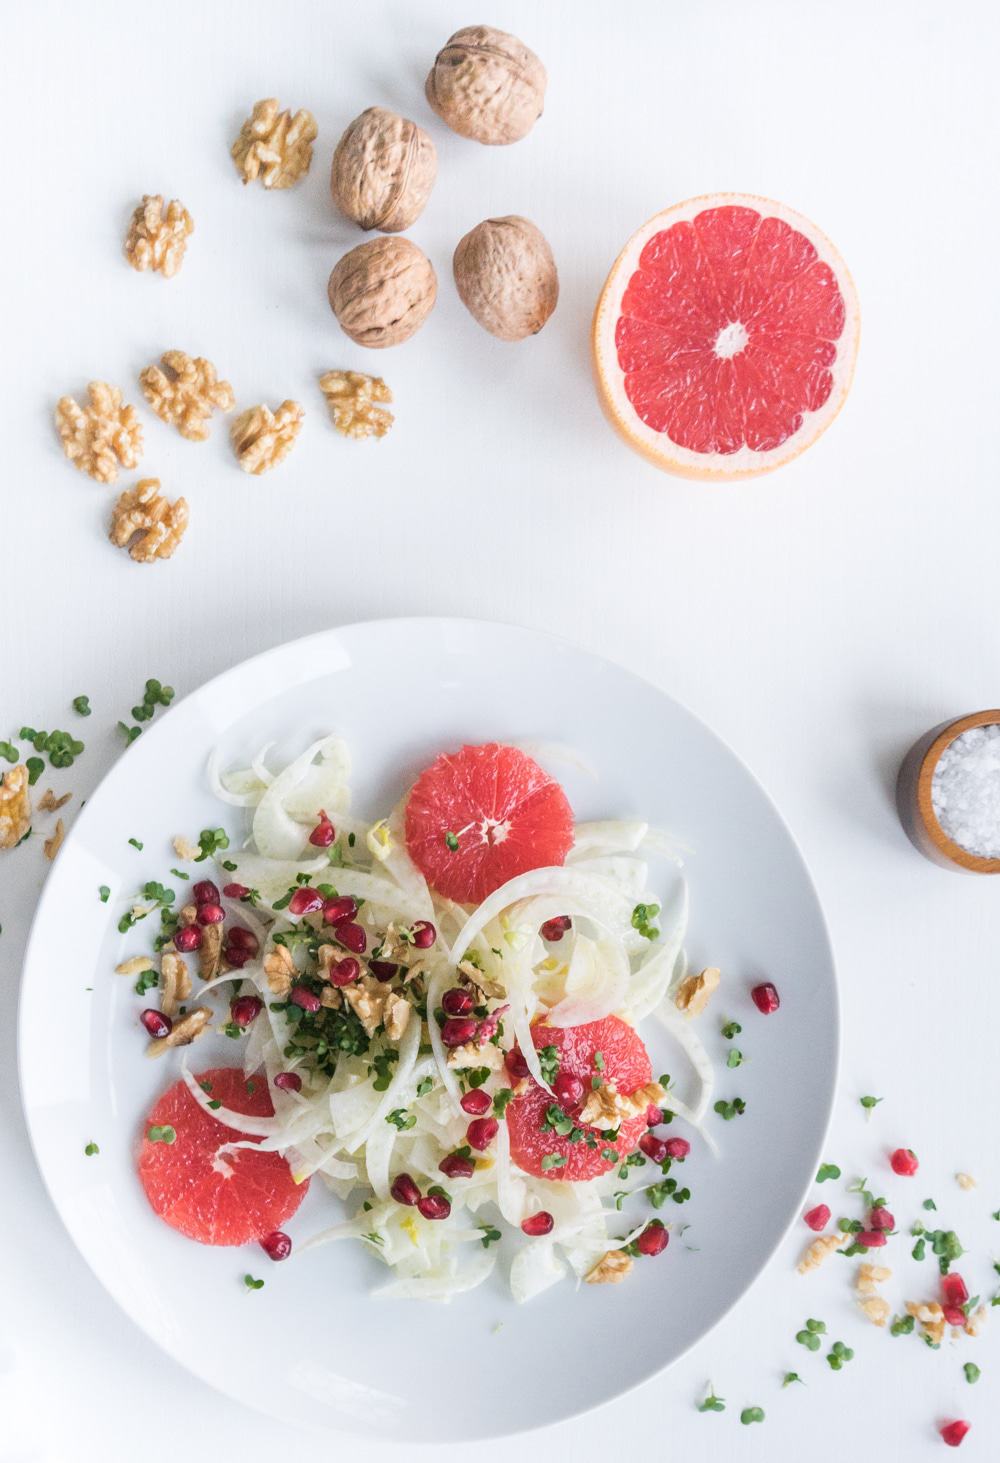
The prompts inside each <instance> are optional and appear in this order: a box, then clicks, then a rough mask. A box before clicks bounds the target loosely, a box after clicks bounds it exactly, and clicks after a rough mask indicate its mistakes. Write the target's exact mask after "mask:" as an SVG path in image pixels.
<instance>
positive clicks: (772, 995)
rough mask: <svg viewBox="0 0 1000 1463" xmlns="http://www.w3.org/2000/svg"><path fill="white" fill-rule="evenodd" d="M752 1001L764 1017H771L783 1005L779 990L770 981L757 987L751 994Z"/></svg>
mask: <svg viewBox="0 0 1000 1463" xmlns="http://www.w3.org/2000/svg"><path fill="white" fill-rule="evenodd" d="M750 999H751V1000H752V1001H753V1003H754V1005H755V1006H756V1007H757V1010H758V1011H759V1012H760V1013H761V1015H762V1016H770V1015H772V1014H773V1013H774V1012H775V1011H777V1009H778V1007H779V1006H780V1005H781V997H780V996H779V995H778V988H777V986H775V985H772V984H771V982H770V981H769V980H765V981H762V983H761V984H760V985H755V986H754V988H753V990H752V991H751V992H750Z"/></svg>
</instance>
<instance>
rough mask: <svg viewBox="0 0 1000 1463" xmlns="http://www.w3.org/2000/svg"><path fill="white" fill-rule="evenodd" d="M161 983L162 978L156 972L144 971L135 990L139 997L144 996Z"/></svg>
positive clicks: (134, 987)
mask: <svg viewBox="0 0 1000 1463" xmlns="http://www.w3.org/2000/svg"><path fill="white" fill-rule="evenodd" d="M159 983H160V977H159V976H158V975H157V973H156V971H155V970H144V971H143V972H142V973H141V975H140V976H139V979H138V980H137V981H136V983H135V985H134V986H133V990H134V991H135V993H136V995H137V996H144V995H145V994H146V992H147V991H151V990H152V989H153V987H154V986H158V985H159Z"/></svg>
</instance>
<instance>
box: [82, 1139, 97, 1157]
mask: <svg viewBox="0 0 1000 1463" xmlns="http://www.w3.org/2000/svg"><path fill="white" fill-rule="evenodd" d="M83 1151H84V1153H86V1155H87V1157H88V1158H93V1156H94V1154H95V1153H100V1151H101V1150H100V1149H99V1148H98V1146H97V1144H96V1143H95V1142H93V1140H91V1142H89V1143H88V1144H86V1146H85V1147H84V1150H83Z"/></svg>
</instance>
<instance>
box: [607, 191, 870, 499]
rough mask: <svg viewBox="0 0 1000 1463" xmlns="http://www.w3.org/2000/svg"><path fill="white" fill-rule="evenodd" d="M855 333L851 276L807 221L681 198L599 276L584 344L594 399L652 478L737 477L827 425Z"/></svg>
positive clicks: (746, 202) (847, 377)
mask: <svg viewBox="0 0 1000 1463" xmlns="http://www.w3.org/2000/svg"><path fill="white" fill-rule="evenodd" d="M858 333H859V313H858V301H857V296H856V294H855V290H854V285H853V283H852V281H851V277H850V275H849V274H848V272H847V268H846V266H845V265H844V262H843V260H842V259H841V258H840V255H839V254H838V253H837V251H836V249H835V248H834V247H833V245H832V244H831V243H830V241H829V239H827V238H826V237H825V236H824V235H823V234H822V233H820V231H819V230H818V229H817V228H816V227H815V225H814V224H812V223H810V222H809V220H808V219H806V218H803V217H802V215H801V214H798V213H795V212H794V210H792V209H790V208H786V207H785V206H784V205H783V204H779V203H773V202H771V201H770V200H768V199H764V198H754V197H750V196H746V195H742V194H734V193H725V194H718V195H716V196H714V197H708V198H695V199H691V200H689V201H688V202H686V203H680V204H677V205H675V206H674V207H673V208H668V209H666V210H665V211H664V212H663V213H660V214H657V215H656V217H655V218H653V219H650V221H649V222H648V223H647V224H644V225H643V227H642V228H641V229H639V231H638V232H637V233H636V234H634V235H633V236H632V238H631V239H630V240H629V242H628V243H627V244H626V246H625V248H624V249H623V251H622V253H621V254H620V255H619V257H618V260H617V261H616V263H615V265H614V267H613V269H612V270H611V273H610V275H609V276H608V279H607V283H606V284H605V286H604V290H603V292H602V294H601V297H600V299H599V301H598V304H597V311H596V314H595V317H594V326H593V335H592V343H593V353H594V364H595V370H596V374H597V386H598V394H599V396H600V399H601V403H602V405H603V406H604V409H605V411H606V412H607V414H608V416H609V418H610V419H611V422H612V423H613V425H614V426H615V427H616V428H617V430H618V431H619V432H620V433H621V434H622V436H623V437H624V438H625V440H626V441H627V442H628V443H629V444H630V445H631V446H633V447H635V448H636V449H637V450H638V451H640V452H642V453H643V454H644V455H645V456H647V457H649V458H650V459H651V460H652V461H653V462H655V463H656V465H657V466H658V467H662V468H664V469H666V470H667V471H668V472H674V473H679V474H681V475H683V476H687V477H704V478H710V479H711V478H715V479H719V480H724V479H730V478H740V477H750V476H754V475H755V474H757V473H762V472H768V471H770V470H771V469H773V468H775V467H780V466H781V465H782V464H783V463H785V462H788V461H790V459H791V458H793V457H795V456H797V455H798V453H800V452H802V451H803V450H804V449H805V448H806V447H808V446H810V445H811V444H812V443H813V442H814V441H815V440H816V438H817V437H818V436H819V435H820V433H821V432H823V431H824V430H825V428H826V427H827V426H829V424H830V422H831V421H832V420H833V418H834V417H835V416H836V414H837V412H838V411H839V410H840V407H841V406H842V405H843V402H844V399H845V398H846V396H847V392H848V389H849V388H850V384H851V378H852V375H853V372H854V361H855V356H856V354H857V347H858Z"/></svg>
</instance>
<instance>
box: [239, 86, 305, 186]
mask: <svg viewBox="0 0 1000 1463" xmlns="http://www.w3.org/2000/svg"><path fill="white" fill-rule="evenodd" d="M316 131H317V128H316V118H315V117H314V116H313V114H312V112H307V111H305V110H299V111H298V112H296V113H295V116H294V117H293V116H292V114H291V112H289V111H284V112H283V111H282V110H281V107H280V104H279V103H278V102H277V101H276V100H275V98H274V97H268V98H266V99H265V100H264V101H260V102H255V103H254V109H253V112H252V113H251V115H250V116H249V117H248V118H247V120H246V121H245V122H244V123H243V126H242V127H241V128H240V135H239V137H237V139H236V141H235V142H234V143H233V145H232V147H231V148H230V152H231V153H232V157H233V161H234V162H235V164H236V166H237V168H238V169H239V173H240V176H241V177H242V179H243V182H244V183H252V182H253V181H254V179H256V178H259V179H260V181H261V182H262V183H263V185H264V187H265V188H290V187H291V186H292V184H293V183H297V182H298V180H299V179H300V178H301V177H303V176H304V175H305V174H306V173H307V172H308V171H309V164H310V163H311V162H312V145H313V142H314V141H315V139H316Z"/></svg>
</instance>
